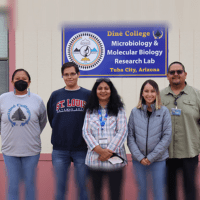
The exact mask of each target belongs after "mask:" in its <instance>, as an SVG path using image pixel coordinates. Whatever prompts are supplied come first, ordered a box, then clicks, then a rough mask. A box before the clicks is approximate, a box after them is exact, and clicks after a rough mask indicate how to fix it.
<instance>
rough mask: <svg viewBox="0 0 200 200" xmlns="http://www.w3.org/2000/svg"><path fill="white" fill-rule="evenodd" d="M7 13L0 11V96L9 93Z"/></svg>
mask: <svg viewBox="0 0 200 200" xmlns="http://www.w3.org/2000/svg"><path fill="white" fill-rule="evenodd" d="M8 56H9V55H8V27H7V13H6V12H5V11H4V10H0V94H2V93H4V92H8V91H9V63H8Z"/></svg>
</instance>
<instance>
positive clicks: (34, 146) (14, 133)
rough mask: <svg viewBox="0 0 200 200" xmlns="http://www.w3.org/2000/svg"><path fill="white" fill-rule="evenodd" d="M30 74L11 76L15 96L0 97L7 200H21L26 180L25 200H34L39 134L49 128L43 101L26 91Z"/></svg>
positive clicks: (21, 71) (8, 93) (24, 71)
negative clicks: (46, 127) (21, 189)
mask: <svg viewBox="0 0 200 200" xmlns="http://www.w3.org/2000/svg"><path fill="white" fill-rule="evenodd" d="M30 83H31V78H30V75H29V73H28V72H27V71H26V70H24V69H17V70H15V72H14V73H13V75H12V84H13V85H14V92H7V93H4V94H2V95H1V96H0V121H1V138H2V153H3V157H4V161H5V165H6V170H7V178H8V194H7V199H8V200H18V199H19V183H20V180H21V178H22V177H23V180H24V183H25V192H26V194H25V198H26V200H35V199H36V197H35V177H36V174H35V169H36V167H37V164H38V160H39V157H40V151H41V140H40V134H41V132H42V130H43V129H44V127H45V125H46V121H47V118H46V109H45V105H44V103H43V101H42V99H41V98H40V97H39V96H38V95H37V94H33V93H30V90H27V88H28V87H29V85H30Z"/></svg>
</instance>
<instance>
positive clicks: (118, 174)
mask: <svg viewBox="0 0 200 200" xmlns="http://www.w3.org/2000/svg"><path fill="white" fill-rule="evenodd" d="M89 174H90V179H91V181H92V195H93V198H92V199H94V200H102V199H104V197H103V196H102V186H104V183H105V182H104V181H105V180H108V187H109V193H110V198H109V199H110V200H120V199H121V196H122V195H121V194H122V185H123V184H122V183H123V169H120V170H116V171H100V170H93V169H91V168H90V169H89ZM105 178H106V179H105Z"/></svg>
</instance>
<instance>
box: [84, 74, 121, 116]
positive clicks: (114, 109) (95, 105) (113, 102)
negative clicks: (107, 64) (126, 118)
mask: <svg viewBox="0 0 200 200" xmlns="http://www.w3.org/2000/svg"><path fill="white" fill-rule="evenodd" d="M102 82H105V83H107V84H108V86H109V87H110V90H111V94H110V100H109V102H108V105H107V109H108V115H114V116H117V114H118V112H119V110H120V108H123V107H124V104H123V102H122V101H121V97H120V96H119V94H118V92H117V90H116V88H115V86H114V85H113V83H112V82H111V80H110V79H108V78H101V79H97V80H96V82H95V84H94V86H93V88H92V92H91V94H90V96H89V99H88V101H87V104H86V106H85V112H86V111H89V112H90V113H92V112H93V111H98V109H99V99H98V97H97V87H98V86H99V84H100V83H102Z"/></svg>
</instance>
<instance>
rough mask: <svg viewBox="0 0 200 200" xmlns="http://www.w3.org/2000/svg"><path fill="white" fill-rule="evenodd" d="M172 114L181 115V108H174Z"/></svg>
mask: <svg viewBox="0 0 200 200" xmlns="http://www.w3.org/2000/svg"><path fill="white" fill-rule="evenodd" d="M171 111H172V113H171V114H172V115H176V116H180V115H181V109H177V108H172V109H171Z"/></svg>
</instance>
